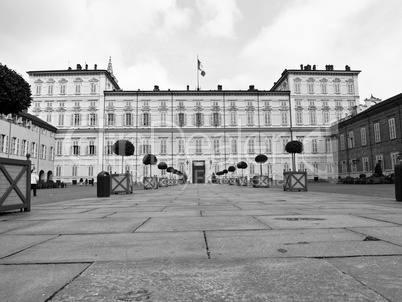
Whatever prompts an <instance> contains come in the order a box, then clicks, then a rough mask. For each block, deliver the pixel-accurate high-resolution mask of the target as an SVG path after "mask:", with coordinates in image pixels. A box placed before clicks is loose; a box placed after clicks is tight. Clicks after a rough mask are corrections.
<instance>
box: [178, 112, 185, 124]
mask: <svg viewBox="0 0 402 302" xmlns="http://www.w3.org/2000/svg"><path fill="white" fill-rule="evenodd" d="M184 125H185V123H184V113H183V112H180V113H179V126H180V127H183V126H184Z"/></svg>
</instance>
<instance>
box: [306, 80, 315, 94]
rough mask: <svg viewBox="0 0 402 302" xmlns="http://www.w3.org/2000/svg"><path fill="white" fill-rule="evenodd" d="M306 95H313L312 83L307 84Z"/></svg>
mask: <svg viewBox="0 0 402 302" xmlns="http://www.w3.org/2000/svg"><path fill="white" fill-rule="evenodd" d="M307 89H308V93H314V82H307Z"/></svg>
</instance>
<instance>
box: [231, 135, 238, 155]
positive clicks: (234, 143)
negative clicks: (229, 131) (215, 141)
mask: <svg viewBox="0 0 402 302" xmlns="http://www.w3.org/2000/svg"><path fill="white" fill-rule="evenodd" d="M230 144H231V148H232V154H237V139H235V138H232V140H231V142H230Z"/></svg>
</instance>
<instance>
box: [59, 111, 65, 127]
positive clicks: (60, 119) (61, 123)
mask: <svg viewBox="0 0 402 302" xmlns="http://www.w3.org/2000/svg"><path fill="white" fill-rule="evenodd" d="M58 125H59V126H64V114H62V113H60V114H59V116H58Z"/></svg>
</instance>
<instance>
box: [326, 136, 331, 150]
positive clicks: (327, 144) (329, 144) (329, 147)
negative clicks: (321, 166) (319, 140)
mask: <svg viewBox="0 0 402 302" xmlns="http://www.w3.org/2000/svg"><path fill="white" fill-rule="evenodd" d="M325 153H331V138H330V137H326V138H325Z"/></svg>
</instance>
